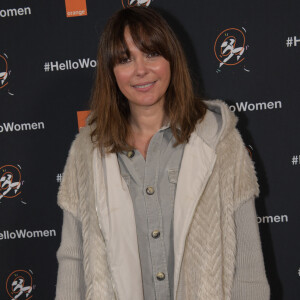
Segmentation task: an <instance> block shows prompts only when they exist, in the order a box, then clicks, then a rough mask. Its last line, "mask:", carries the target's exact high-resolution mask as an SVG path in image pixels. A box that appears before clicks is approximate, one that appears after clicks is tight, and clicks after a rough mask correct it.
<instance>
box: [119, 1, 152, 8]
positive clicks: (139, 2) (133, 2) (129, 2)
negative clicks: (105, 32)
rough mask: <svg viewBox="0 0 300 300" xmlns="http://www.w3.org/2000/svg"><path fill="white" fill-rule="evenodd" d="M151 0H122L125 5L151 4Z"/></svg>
mask: <svg viewBox="0 0 300 300" xmlns="http://www.w3.org/2000/svg"><path fill="white" fill-rule="evenodd" d="M150 3H151V0H122V4H123V7H124V8H125V7H132V6H149V5H150Z"/></svg>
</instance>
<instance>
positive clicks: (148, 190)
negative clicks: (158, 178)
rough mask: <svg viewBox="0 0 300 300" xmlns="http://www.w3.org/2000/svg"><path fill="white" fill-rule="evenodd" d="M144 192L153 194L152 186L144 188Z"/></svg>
mask: <svg viewBox="0 0 300 300" xmlns="http://www.w3.org/2000/svg"><path fill="white" fill-rule="evenodd" d="M146 193H147V194H148V195H153V194H154V188H153V187H152V186H148V187H147V188H146Z"/></svg>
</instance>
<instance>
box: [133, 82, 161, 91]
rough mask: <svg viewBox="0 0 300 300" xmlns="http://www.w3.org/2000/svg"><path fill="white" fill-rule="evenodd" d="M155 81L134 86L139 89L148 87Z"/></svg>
mask: <svg viewBox="0 0 300 300" xmlns="http://www.w3.org/2000/svg"><path fill="white" fill-rule="evenodd" d="M155 82H156V81H153V82H150V83H147V84H141V85H134V86H133V87H134V88H137V89H144V88H147V87H149V86H151V85H153V84H154V83H155Z"/></svg>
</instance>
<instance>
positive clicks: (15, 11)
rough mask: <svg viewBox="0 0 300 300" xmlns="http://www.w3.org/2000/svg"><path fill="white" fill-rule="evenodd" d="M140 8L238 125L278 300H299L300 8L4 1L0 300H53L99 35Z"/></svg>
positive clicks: (157, 1) (147, 0)
mask: <svg viewBox="0 0 300 300" xmlns="http://www.w3.org/2000/svg"><path fill="white" fill-rule="evenodd" d="M134 5H144V6H150V7H156V8H158V9H159V10H160V11H161V12H162V14H163V15H164V17H165V18H166V19H167V20H168V22H169V23H170V24H171V26H172V27H173V29H174V31H175V32H176V33H177V35H178V37H179V39H180V40H181V42H182V44H183V47H184V49H185V52H186V55H187V58H188V62H189V65H190V69H191V72H192V76H193V78H194V81H195V84H196V86H197V89H198V91H199V93H201V94H203V95H205V97H206V98H207V99H223V100H225V101H226V102H227V103H228V105H229V107H230V109H231V110H232V111H233V112H235V113H236V115H237V116H238V117H239V125H238V126H239V130H240V131H241V133H242V135H243V138H244V141H245V144H246V145H247V147H248V149H249V153H250V155H251V156H252V158H253V160H254V161H255V165H256V169H257V173H258V177H259V183H260V187H261V193H260V197H259V199H257V202H256V205H257V215H258V217H257V222H258V223H259V227H260V233H261V238H262V244H263V251H264V258H265V264H266V269H267V276H268V279H269V282H270V285H271V291H272V299H273V300H275V299H276V300H277V299H278V300H279V299H284V300H296V299H300V242H299V240H300V238H299V225H300V201H299V200H300V197H299V187H300V139H299V131H300V122H299V112H300V84H299V82H300V81H299V80H300V75H299V70H300V63H299V61H300V22H299V19H300V4H299V1H298V0H291V1H281V0H274V1H260V0H253V1H231V2H230V1H229V2H228V1H227V2H226V1H219V0H216V1H176V0H152V1H151V0H138V1H136V0H123V1H122V0H109V1H108V0H107V1H105V0H102V1H95V0H94V1H92V0H87V1H86V2H85V1H84V0H81V1H79V0H77V1H71V0H70V1H69V0H66V1H64V0H57V1H37V0H9V1H8V0H1V3H0V24H1V25H0V30H1V42H0V149H1V150H0V151H1V152H0V153H1V155H0V299H1V300H6V299H7V300H9V299H19V300H27V299H43V300H48V299H54V296H55V284H56V274H57V261H56V251H57V248H58V246H59V243H60V234H61V225H62V212H61V211H60V209H59V208H58V206H57V204H56V195H57V190H58V187H59V184H60V181H61V177H62V172H63V167H64V164H65V161H66V157H67V153H68V150H69V147H70V144H71V142H72V140H73V139H74V136H75V134H76V133H77V132H78V127H79V126H80V123H82V122H84V121H83V120H84V119H85V117H86V115H87V110H88V103H89V98H90V93H91V87H92V82H93V79H94V73H95V68H96V65H97V61H96V53H97V43H98V39H99V36H100V34H101V31H102V29H103V27H104V25H105V23H106V21H107V19H108V18H109V16H111V15H112V14H113V13H114V12H115V11H116V10H118V9H122V8H123V7H127V6H134Z"/></svg>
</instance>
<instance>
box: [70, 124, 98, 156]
mask: <svg viewBox="0 0 300 300" xmlns="http://www.w3.org/2000/svg"><path fill="white" fill-rule="evenodd" d="M91 133H92V128H91V126H88V125H87V126H85V127H82V128H80V131H79V133H78V134H77V135H76V136H75V139H74V140H73V142H72V145H71V149H70V151H72V152H74V153H77V154H83V153H91V152H92V151H93V149H94V148H95V143H93V141H92V138H91Z"/></svg>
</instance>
